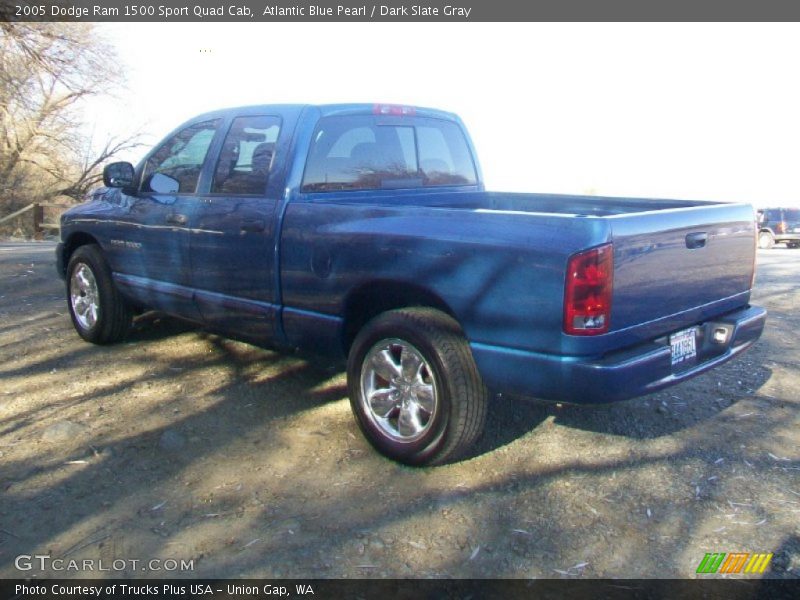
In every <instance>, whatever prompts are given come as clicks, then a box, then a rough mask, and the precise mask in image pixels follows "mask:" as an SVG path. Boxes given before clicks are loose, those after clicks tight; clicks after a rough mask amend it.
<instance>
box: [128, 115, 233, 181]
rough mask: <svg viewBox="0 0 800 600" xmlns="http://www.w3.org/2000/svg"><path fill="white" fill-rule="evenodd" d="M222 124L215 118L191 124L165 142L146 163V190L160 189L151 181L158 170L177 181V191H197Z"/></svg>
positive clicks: (143, 176)
mask: <svg viewBox="0 0 800 600" xmlns="http://www.w3.org/2000/svg"><path fill="white" fill-rule="evenodd" d="M219 123H220V120H219V119H214V120H212V121H204V122H202V123H196V124H194V125H190V126H189V127H187V128H185V129H182V130H181V131H179V132H178V133H176V134H175V135H173V136H172V137H171V138H169V139H168V140H167V141H166V142H164V143H163V144H162V145H161V147H159V148H158V150H156V151H155V153H154V154H153V155H152V156H151V157H150V158H149V159H148V160H147V163H146V164H145V168H144V173H143V174H142V191H145V192H153V191H156V190H153V189H152V188H151V187H150V180H151V179H152V178H153V175H155V174H156V173H161V174H162V175H166V176H167V177H170V178H172V179H174V180H175V181H176V182H177V186H178V191H177V193H179V194H193V193H195V192H196V190H197V181H198V180H199V178H200V171H202V169H203V163H204V162H205V160H206V155H207V154H208V149H209V147H210V146H211V141H212V140H213V139H214V133H215V132H216V130H217V127H218V126H219Z"/></svg>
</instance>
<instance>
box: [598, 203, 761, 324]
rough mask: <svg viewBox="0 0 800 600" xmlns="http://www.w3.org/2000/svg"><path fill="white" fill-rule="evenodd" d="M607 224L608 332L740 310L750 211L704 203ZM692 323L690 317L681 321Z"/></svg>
mask: <svg viewBox="0 0 800 600" xmlns="http://www.w3.org/2000/svg"><path fill="white" fill-rule="evenodd" d="M608 220H609V221H610V223H611V227H612V236H613V243H614V286H613V297H612V304H611V306H612V308H611V331H619V330H622V329H626V328H630V327H633V326H636V325H643V324H645V323H648V322H650V321H653V320H656V319H661V318H664V317H668V316H671V315H677V314H678V313H683V312H688V311H692V309H698V308H701V307H705V310H703V311H702V314H703V315H707V316H711V315H714V314H718V313H719V312H720V311H721V310H730V308H731V306H732V304H733V305H744V304H746V303H747V301H748V299H749V290H750V287H751V284H752V276H753V270H754V261H755V216H754V213H753V209H752V207H750V206H749V205H746V204H709V205H701V206H695V207H690V208H678V209H668V210H661V211H655V212H644V213H635V214H627V215H618V216H614V217H608ZM715 309H716V313H715ZM696 317H697V311H696V310H695V311H692V313H691V315H689V314H687V316H686V319H687V320H690V319H696ZM669 323H670V325H669V327H670V328H673V327H675V325H676V324H677V325H680V324H681V323H680V321H677V322H676V321H675V319H670V320H669ZM685 324H686V325H689V324H691V323H689V322H687V323H685Z"/></svg>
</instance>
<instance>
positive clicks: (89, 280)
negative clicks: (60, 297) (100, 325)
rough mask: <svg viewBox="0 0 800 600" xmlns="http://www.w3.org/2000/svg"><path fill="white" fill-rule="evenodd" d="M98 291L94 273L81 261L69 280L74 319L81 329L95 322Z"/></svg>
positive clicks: (98, 307) (87, 328)
mask: <svg viewBox="0 0 800 600" xmlns="http://www.w3.org/2000/svg"><path fill="white" fill-rule="evenodd" d="M99 296H100V292H99V291H98V289H97V281H96V280H95V277H94V273H92V270H91V269H90V268H89V267H88V266H87V265H85V264H83V263H81V264H79V265H78V267H77V268H76V269H75V270H74V271H73V272H72V277H71V278H70V282H69V298H70V302H71V303H72V312H73V314H74V315H75V320H76V321H77V322H78V325H80V326H81V327H82V328H83V329H85V330H89V329H91V328H92V327H94V326H95V323H97V317H98V314H99V312H100V297H99Z"/></svg>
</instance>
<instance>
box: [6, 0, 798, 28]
mask: <svg viewBox="0 0 800 600" xmlns="http://www.w3.org/2000/svg"><path fill="white" fill-rule="evenodd" d="M0 20H3V21H93V22H167V23H169V22H204V21H209V22H225V21H227V22H272V21H278V22H281V21H284V22H285V21H309V22H311V21H316V22H324V21H332V22H347V21H351V22H368V21H405V22H439V21H442V22H444V21H449V22H503V21H714V22H716V21H797V20H800V2H793V1H790V0H758V1H755V0H492V1H491V2H489V1H486V0H453V1H451V2H447V1H439V0H435V1H433V2H430V1H428V2H426V1H425V0H418V1H417V2H406V1H397V0H383V1H382V2H378V3H375V2H368V1H359V0H337V1H335V2H330V1H325V0H320V1H318V2H306V1H287V0H152V1H150V0H131V1H128V0H49V1H45V0H42V1H35V0H0Z"/></svg>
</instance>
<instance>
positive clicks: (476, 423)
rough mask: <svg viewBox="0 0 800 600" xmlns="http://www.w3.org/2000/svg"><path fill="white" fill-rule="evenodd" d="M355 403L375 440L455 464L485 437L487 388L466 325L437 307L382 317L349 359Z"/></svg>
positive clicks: (398, 454)
mask: <svg viewBox="0 0 800 600" xmlns="http://www.w3.org/2000/svg"><path fill="white" fill-rule="evenodd" d="M347 384H348V391H349V395H350V405H351V407H352V409H353V414H354V415H355V418H356V421H357V423H358V425H359V427H360V428H361V431H362V432H363V433H364V435H365V436H366V438H367V440H369V442H370V443H371V444H372V445H373V446H374V447H375V448H376V449H377V450H378V451H379V452H381V453H382V454H384V455H386V456H388V457H389V458H392V459H394V460H397V461H400V462H403V463H406V464H412V465H422V464H435V463H443V462H447V461H452V460H454V459H456V458H458V457H459V456H461V455H463V454H464V453H465V452H466V451H467V450H468V449H469V448H470V447H471V446H472V445H473V444H474V442H475V441H476V440H477V439H478V438H479V437H480V434H481V433H482V431H483V427H484V423H485V421H486V406H487V396H488V395H487V392H486V388H485V387H484V385H483V381H482V380H481V377H480V374H479V373H478V369H477V367H476V365H475V361H474V359H473V357H472V352H471V351H470V348H469V344H468V343H467V340H466V339H465V337H464V334H463V332H462V331H461V328H460V327H459V325H458V323H457V322H456V321H455V320H454V319H453V318H451V317H450V316H448V315H446V314H444V313H443V312H441V311H438V310H434V309H431V308H417V307H415V308H403V309H398V310H391V311H388V312H385V313H383V314H381V315H378V316H377V317H375V318H374V319H372V321H370V322H369V323H367V325H365V326H364V328H363V329H362V330H361V331H360V332H359V334H358V335H357V336H356V339H355V341H354V342H353V345H352V347H351V349H350V354H349V357H348V361H347Z"/></svg>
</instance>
